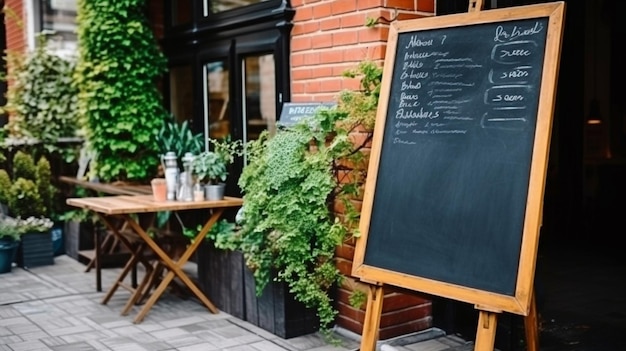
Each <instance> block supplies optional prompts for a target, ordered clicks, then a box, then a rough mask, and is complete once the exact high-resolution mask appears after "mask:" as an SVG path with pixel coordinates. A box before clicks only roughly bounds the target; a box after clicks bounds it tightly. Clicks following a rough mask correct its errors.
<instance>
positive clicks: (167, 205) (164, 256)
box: [67, 195, 243, 323]
mask: <svg viewBox="0 0 626 351" xmlns="http://www.w3.org/2000/svg"><path fill="white" fill-rule="evenodd" d="M67 204H68V205H70V206H75V207H80V208H84V209H88V210H91V211H94V212H95V213H96V214H97V215H98V216H99V217H100V218H101V219H102V221H103V222H104V223H105V224H106V225H107V226H108V227H109V228H111V229H114V228H115V226H114V225H113V224H112V220H113V219H115V218H119V219H122V220H123V221H125V222H126V223H128V225H129V226H130V227H131V229H132V230H134V231H135V232H136V233H137V234H138V235H139V237H140V238H141V239H142V240H143V241H144V242H145V243H146V245H147V246H148V247H150V249H151V250H152V251H153V252H154V253H155V254H156V255H157V256H158V259H159V260H160V261H161V262H162V264H163V265H164V266H165V269H166V270H167V271H168V273H167V275H166V276H165V277H164V278H163V280H162V281H161V283H160V284H159V285H158V286H157V288H156V289H155V290H154V292H153V293H152V294H151V295H150V297H149V298H148V300H147V301H146V303H145V305H144V306H143V307H142V308H141V310H140V311H139V313H138V314H137V316H136V317H135V320H134V322H135V323H140V322H141V321H142V320H143V319H144V317H145V316H146V314H147V313H148V311H150V309H151V308H152V306H153V305H154V303H155V302H156V301H157V300H158V299H159V297H160V296H161V295H162V294H163V292H164V291H165V289H166V288H167V286H168V285H169V284H170V282H171V281H172V279H174V277H175V276H176V277H178V278H179V279H180V280H181V281H182V282H183V283H184V284H185V286H186V287H188V288H189V289H190V290H191V291H192V292H193V294H194V295H195V296H196V297H197V298H198V299H199V300H200V301H201V302H202V303H203V304H204V305H205V306H206V307H207V308H208V309H209V310H210V311H211V312H212V313H217V312H218V310H217V308H216V307H215V305H213V303H212V302H211V301H210V300H209V299H208V298H207V297H206V296H205V295H204V294H203V293H202V291H201V290H200V289H199V288H198V287H197V286H196V285H195V284H194V283H193V281H192V280H191V279H190V278H189V277H188V276H187V274H186V273H185V272H184V271H183V269H182V267H183V266H184V265H185V263H187V261H188V260H189V258H190V257H191V255H193V253H194V252H195V251H196V249H197V248H198V246H200V243H201V242H202V240H204V237H205V235H206V234H207V233H208V232H209V230H210V229H211V227H212V226H213V224H215V223H216V222H217V221H218V219H219V218H220V216H221V215H222V213H223V212H224V210H225V209H226V208H234V207H239V206H241V205H242V204H243V200H242V199H240V198H236V197H228V196H227V197H225V198H224V199H223V200H218V201H209V200H205V201H162V202H157V201H154V198H153V196H152V195H119V196H102V197H85V198H70V199H67ZM201 209H206V210H207V220H206V222H205V224H204V226H203V227H202V229H201V230H200V232H199V233H198V234H197V235H196V237H195V238H194V240H193V241H192V242H191V244H190V245H189V246H187V248H186V250H185V252H184V253H183V254H182V256H181V257H180V258H179V259H178V260H177V261H175V260H174V259H172V258H171V257H170V256H169V255H168V253H167V252H165V251H164V250H163V249H162V248H161V247H160V246H159V245H158V244H157V243H156V242H155V241H154V240H153V239H152V238H151V237H150V235H148V233H147V232H146V230H145V229H144V228H142V227H141V225H139V223H138V222H137V221H136V220H135V219H134V218H133V215H137V214H141V213H155V212H161V211H185V210H201ZM113 232H114V233H115V235H119V236H120V239H123V238H122V236H121V234H119V233H118V232H117V231H116V230H113ZM133 257H134V256H133ZM133 257H131V259H135V260H137V259H138V258H137V257H134V258H133ZM122 278H123V277H122ZM118 281H119V278H118ZM117 283H118V282H116V284H117ZM142 283H143V282H142ZM111 289H115V287H112V288H111ZM135 290H136V291H135V292H134V293H133V296H131V300H129V303H131V302H133V301H135V300H136V298H137V296H139V294H140V293H141V291H140V290H141V289H139V288H137V289H135ZM134 299H135V300H134ZM103 303H104V302H103ZM127 305H128V304H127Z"/></svg>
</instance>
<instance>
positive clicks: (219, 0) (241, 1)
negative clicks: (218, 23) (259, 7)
mask: <svg viewBox="0 0 626 351" xmlns="http://www.w3.org/2000/svg"><path fill="white" fill-rule="evenodd" d="M265 1H268V0H204V15H205V16H208V15H209V12H210V13H220V12H224V11H228V10H233V9H236V8H239V7H245V6H249V5H252V4H257V3H260V2H265Z"/></svg>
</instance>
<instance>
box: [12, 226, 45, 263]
mask: <svg viewBox="0 0 626 351" xmlns="http://www.w3.org/2000/svg"><path fill="white" fill-rule="evenodd" d="M52 264H54V249H53V245H52V235H51V233H50V231H47V232H44V233H27V234H23V235H22V237H21V239H20V246H19V248H18V250H17V265H18V266H20V267H23V268H32V267H39V266H48V265H52Z"/></svg>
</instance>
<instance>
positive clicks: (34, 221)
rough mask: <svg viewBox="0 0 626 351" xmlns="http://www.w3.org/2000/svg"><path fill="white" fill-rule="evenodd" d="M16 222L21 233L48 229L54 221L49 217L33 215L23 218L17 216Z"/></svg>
mask: <svg viewBox="0 0 626 351" xmlns="http://www.w3.org/2000/svg"><path fill="white" fill-rule="evenodd" d="M16 223H17V226H18V228H19V231H20V233H21V234H26V233H43V232H46V231H48V230H50V229H51V228H52V226H53V225H54V222H53V221H52V220H51V219H49V218H46V217H34V216H30V217H27V218H25V219H22V218H17V219H16Z"/></svg>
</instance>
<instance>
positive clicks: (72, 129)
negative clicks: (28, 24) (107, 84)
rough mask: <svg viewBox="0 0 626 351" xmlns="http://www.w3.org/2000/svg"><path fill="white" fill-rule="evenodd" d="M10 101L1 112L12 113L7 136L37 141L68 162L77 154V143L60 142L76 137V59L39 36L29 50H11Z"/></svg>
mask: <svg viewBox="0 0 626 351" xmlns="http://www.w3.org/2000/svg"><path fill="white" fill-rule="evenodd" d="M6 59H7V66H8V67H7V71H8V74H7V76H6V80H7V81H9V82H10V84H9V87H8V90H7V92H6V97H7V103H6V105H4V106H0V113H8V114H9V115H10V119H9V123H8V124H7V125H6V126H4V128H3V129H4V132H5V137H6V138H10V139H11V140H13V142H15V143H23V142H29V141H38V142H40V143H41V145H42V146H43V148H44V149H45V150H46V152H47V154H53V153H59V154H60V155H61V156H62V158H63V159H64V160H65V161H66V162H71V161H73V160H74V159H75V158H76V157H77V154H78V152H77V150H76V148H75V147H74V146H72V145H70V146H68V145H64V144H60V143H58V141H59V139H61V138H67V137H76V136H77V135H78V132H79V130H80V127H79V123H78V114H77V98H78V89H77V88H76V86H75V84H74V83H73V74H74V68H75V65H74V62H73V61H72V60H71V59H67V58H63V57H60V56H58V55H56V54H54V53H51V52H50V51H49V50H48V49H47V38H46V36H45V35H43V34H41V35H39V36H38V37H37V47H36V48H35V49H34V50H33V51H32V52H28V53H16V52H8V53H7V55H6Z"/></svg>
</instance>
